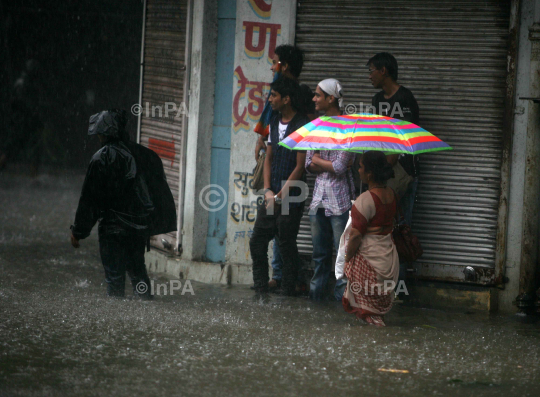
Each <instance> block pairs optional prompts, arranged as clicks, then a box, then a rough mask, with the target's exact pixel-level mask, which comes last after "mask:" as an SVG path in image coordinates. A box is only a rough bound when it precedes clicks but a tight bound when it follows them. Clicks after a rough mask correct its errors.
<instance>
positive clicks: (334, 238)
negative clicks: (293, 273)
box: [309, 208, 349, 300]
mask: <svg viewBox="0 0 540 397" xmlns="http://www.w3.org/2000/svg"><path fill="white" fill-rule="evenodd" d="M309 220H310V222H311V235H312V239H313V263H314V265H315V269H314V274H313V278H312V279H311V283H310V287H309V297H310V299H313V300H321V299H322V297H323V295H324V290H325V288H326V284H327V283H328V276H329V275H330V272H331V271H332V253H333V251H332V243H333V246H334V247H335V248H336V250H338V249H339V239H340V238H341V235H342V234H343V231H344V230H345V226H347V221H348V220H349V211H345V212H344V213H343V214H341V215H336V216H326V215H325V209H324V208H319V209H318V210H317V213H316V214H315V215H310V216H309Z"/></svg>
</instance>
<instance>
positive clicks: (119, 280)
mask: <svg viewBox="0 0 540 397" xmlns="http://www.w3.org/2000/svg"><path fill="white" fill-rule="evenodd" d="M145 248H146V238H145V237H141V236H122V235H107V236H103V235H100V236H99V253H100V254H101V262H102V263H103V269H104V270H105V281H106V282H107V295H109V296H116V297H124V295H125V292H124V289H125V285H126V271H127V272H128V274H129V278H130V279H131V285H132V286H133V293H134V294H135V295H140V296H141V297H145V298H150V297H151V295H150V279H149V278H148V273H147V272H146V266H145V264H144V250H145ZM141 282H143V283H144V284H145V285H144V284H142V285H141V284H140V285H138V284H139V283H141Z"/></svg>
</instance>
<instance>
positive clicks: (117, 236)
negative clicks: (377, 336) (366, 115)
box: [71, 45, 419, 325]
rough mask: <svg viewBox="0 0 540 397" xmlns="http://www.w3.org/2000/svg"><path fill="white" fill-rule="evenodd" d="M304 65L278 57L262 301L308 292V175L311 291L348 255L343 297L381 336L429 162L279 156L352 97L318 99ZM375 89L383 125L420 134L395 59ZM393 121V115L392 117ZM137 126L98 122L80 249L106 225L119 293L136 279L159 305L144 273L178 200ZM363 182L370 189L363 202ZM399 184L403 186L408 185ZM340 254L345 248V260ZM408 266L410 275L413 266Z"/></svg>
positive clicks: (268, 123) (321, 92) (257, 281)
mask: <svg viewBox="0 0 540 397" xmlns="http://www.w3.org/2000/svg"><path fill="white" fill-rule="evenodd" d="M302 66H303V53H302V52H301V51H300V50H299V49H298V48H296V47H294V46H291V45H282V46H279V47H277V48H276V50H275V55H274V58H273V64H272V68H271V70H272V72H273V74H274V81H273V82H272V84H271V85H270V88H271V91H270V94H269V96H268V99H267V103H266V106H265V108H264V110H263V112H262V116H261V120H260V121H259V123H257V126H256V128H255V131H256V132H257V133H259V138H258V141H257V146H256V149H255V157H256V159H258V158H259V155H260V152H261V151H262V150H263V149H264V150H265V151H266V155H265V160H264V168H263V174H264V202H263V204H262V205H260V206H259V208H258V211H257V219H256V221H255V226H254V230H253V235H252V237H251V239H250V250H251V257H252V260H253V281H254V289H255V290H256V291H257V292H259V293H266V292H269V291H271V290H278V289H279V291H280V292H281V293H282V294H284V295H287V296H294V295H297V294H298V293H299V292H300V289H299V285H300V284H301V282H300V280H299V270H300V257H299V254H298V247H297V243H296V238H297V236H298V232H299V228H300V221H301V219H302V216H303V213H304V204H305V200H306V198H307V197H305V191H303V189H302V188H301V187H300V186H299V183H298V182H305V180H306V172H307V173H310V174H314V175H316V181H315V187H314V190H313V194H312V197H313V199H312V201H311V205H310V208H309V217H310V222H311V231H312V238H313V262H314V265H315V266H314V274H313V277H312V279H311V282H310V285H309V296H310V298H311V299H313V300H321V299H323V298H324V295H325V291H326V288H327V284H328V280H329V276H330V274H331V271H332V255H333V249H334V248H335V249H336V250H338V251H339V252H342V253H343V252H344V255H343V256H344V264H343V266H341V265H340V266H336V280H337V282H336V286H335V290H334V294H335V297H336V298H337V299H338V300H342V302H343V306H344V308H345V310H346V311H348V312H351V313H354V314H356V315H357V316H358V317H359V318H361V319H363V320H365V321H367V322H368V323H371V324H375V325H384V320H383V316H384V314H386V313H388V311H389V310H390V308H391V307H392V301H393V290H388V288H386V283H387V282H388V281H390V282H393V285H395V283H396V282H397V280H398V276H399V272H400V263H399V258H398V254H397V251H396V247H395V245H394V243H393V241H392V236H391V232H392V229H393V225H394V222H395V218H396V213H397V211H398V208H401V210H402V212H403V213H404V217H405V221H406V222H408V223H410V221H411V216H412V207H413V203H414V197H415V194H416V187H417V183H418V172H417V159H414V158H412V156H407V155H389V156H386V155H385V154H383V153H382V152H376V151H368V152H366V153H363V154H362V155H361V156H359V155H357V154H355V153H350V152H347V151H339V150H332V151H324V150H321V151H307V152H305V151H296V150H289V149H288V148H286V147H284V146H281V145H279V143H280V142H281V141H282V140H283V139H284V138H286V137H288V136H289V135H290V134H291V133H293V132H294V131H296V130H297V129H299V128H301V127H302V126H304V125H306V124H307V123H309V122H310V121H311V120H313V119H314V118H315V117H316V116H317V114H319V115H321V114H322V115H326V116H339V115H341V114H342V108H343V100H344V99H343V98H344V93H343V87H342V86H341V83H340V82H339V81H338V80H336V79H332V78H329V79H325V80H322V81H321V82H320V83H319V84H318V85H317V87H316V90H315V92H312V91H311V89H310V88H309V87H308V86H306V85H300V84H299V83H298V78H299V76H300V73H301V71H302ZM366 66H368V68H369V69H368V71H369V78H370V80H371V82H372V83H373V86H374V87H375V88H377V89H381V91H380V92H379V93H378V94H376V95H375V96H374V97H373V101H372V105H373V107H374V109H375V111H377V112H378V113H379V114H381V113H382V115H388V116H391V117H394V118H400V119H404V120H407V121H411V122H413V123H415V124H417V123H418V113H419V111H418V104H417V103H416V100H415V98H414V96H413V95H412V93H411V92H410V91H409V90H408V89H406V88H405V87H403V86H401V85H399V84H398V83H397V71H398V67H397V62H396V59H395V58H394V57H393V56H392V55H391V54H388V53H380V54H377V55H375V56H373V57H372V58H371V59H370V60H369V61H368V62H367V65H366ZM389 112H392V113H389ZM126 123H127V114H126V113H125V112H124V111H121V110H116V109H113V110H108V111H103V112H100V113H97V114H95V115H93V116H92V117H91V118H90V126H89V131H88V134H89V135H97V136H98V138H99V140H100V142H101V144H102V148H101V149H100V150H99V151H98V152H96V153H95V154H94V156H93V157H92V160H91V162H90V165H89V167H88V171H87V174H86V178H85V181H84V185H83V188H82V193H81V198H80V200H79V206H78V208H77V213H76V216H75V222H74V224H73V225H72V226H71V244H72V245H73V247H75V248H78V247H79V246H80V243H79V241H80V240H81V239H84V238H86V237H87V236H88V235H89V234H90V231H91V230H92V228H93V226H94V225H95V223H96V222H97V221H98V220H99V221H100V224H99V230H98V231H99V244H100V254H101V259H102V262H103V266H104V269H105V278H106V281H107V292H108V294H109V295H110V296H116V297H123V296H124V287H125V273H126V271H127V272H128V274H129V276H130V279H131V282H132V284H133V288H134V292H135V293H136V295H138V296H139V297H141V298H143V299H151V298H152V296H151V293H150V288H149V287H150V281H149V278H148V274H147V271H146V267H145V264H144V250H145V247H147V248H148V247H149V236H152V235H156V234H161V233H167V232H170V231H175V230H176V227H177V225H176V210H175V204H174V199H173V197H172V194H171V191H170V189H169V186H168V184H167V181H166V177H165V173H164V169H163V164H162V162H161V160H160V158H159V156H158V155H157V154H155V153H154V152H153V151H151V150H150V149H148V148H145V147H143V146H141V145H139V144H136V143H134V142H130V140H129V136H128V134H127V131H126ZM355 173H357V174H356V177H358V178H359V179H360V180H361V181H362V185H363V186H364V187H366V188H367V190H366V191H365V192H363V193H361V191H360V193H361V194H360V195H359V196H358V197H356V196H357V189H356V186H355V182H354V180H355ZM398 176H399V177H398ZM273 239H274V259H273V263H272V267H273V277H272V279H270V277H269V268H268V254H267V253H268V244H269V243H270V241H271V240H273ZM340 245H341V246H342V247H341V249H340ZM402 265H403V264H402Z"/></svg>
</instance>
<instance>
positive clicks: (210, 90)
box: [182, 0, 217, 260]
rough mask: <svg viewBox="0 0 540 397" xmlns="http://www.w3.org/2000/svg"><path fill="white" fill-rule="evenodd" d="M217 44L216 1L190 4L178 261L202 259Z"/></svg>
mask: <svg viewBox="0 0 540 397" xmlns="http://www.w3.org/2000/svg"><path fill="white" fill-rule="evenodd" d="M216 44H217V0H195V1H193V34H192V51H191V77H190V88H189V89H190V96H189V104H188V109H189V120H188V134H187V142H186V182H185V183H186V184H185V199H184V200H185V201H184V225H183V227H182V233H183V241H182V247H183V249H184V252H183V254H182V259H187V260H202V259H203V258H204V257H205V250H206V234H207V232H208V211H206V210H205V209H204V208H203V207H202V206H201V203H200V202H199V194H200V192H201V190H202V189H203V188H204V187H205V186H207V185H209V184H210V172H211V146H212V123H213V117H214V82H215V71H216Z"/></svg>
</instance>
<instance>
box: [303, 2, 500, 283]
mask: <svg viewBox="0 0 540 397" xmlns="http://www.w3.org/2000/svg"><path fill="white" fill-rule="evenodd" d="M509 18H510V4H509V1H498V0H489V1H482V2H472V1H460V0H441V1H428V0H424V1H415V0H410V1H397V0H394V1H392V0H388V1H385V2H384V3H381V2H378V1H357V0H354V1H346V0H340V1H338V2H334V3H330V2H328V1H327V0H309V1H308V0H306V1H304V0H300V1H299V2H298V12H297V24H296V44H297V45H298V46H299V47H300V48H302V49H303V50H304V51H305V53H306V60H305V64H304V69H303V72H302V75H301V80H302V82H304V83H306V84H308V85H309V86H310V87H311V88H312V89H314V88H315V87H316V84H317V82H318V81H320V80H322V79H324V78H329V77H334V78H337V79H339V80H340V81H341V83H342V84H343V86H344V92H345V97H346V98H345V102H346V103H352V104H354V105H356V107H357V109H359V106H360V103H363V104H364V105H370V104H371V97H372V96H373V95H374V94H375V93H376V90H374V88H373V87H372V86H371V83H370V82H369V79H368V73H367V67H366V66H364V65H365V64H366V62H367V60H368V59H369V58H370V57H371V56H373V55H374V54H376V53H378V52H382V51H387V52H390V53H392V54H393V55H394V56H395V57H396V59H397V60H398V64H399V79H398V81H399V82H400V83H401V84H403V85H404V86H406V87H407V88H410V89H411V90H412V92H413V93H414V94H415V96H416V98H417V100H418V103H419V106H420V124H421V125H422V127H424V128H426V129H427V130H428V131H430V132H432V133H433V134H435V135H437V136H438V137H440V138H441V139H443V140H444V141H446V142H448V143H449V144H450V145H451V146H453V147H454V149H455V150H454V151H452V152H443V153H437V154H432V155H422V156H421V158H420V161H421V165H420V172H421V178H420V185H419V190H418V195H417V202H416V204H415V211H414V220H413V229H414V230H415V232H416V233H417V234H418V236H419V238H420V240H421V242H422V245H423V247H424V256H423V257H422V258H421V260H420V261H419V262H418V263H417V264H416V265H415V267H416V270H417V274H418V276H419V277H425V278H432V279H442V280H452V281H464V272H463V270H464V267H465V266H473V267H474V268H475V269H476V271H477V274H478V275H479V278H478V279H477V282H479V283H484V284H489V283H492V281H493V278H494V266H495V241H496V230H497V221H498V219H497V216H498V201H499V191H500V163H501V151H502V128H503V114H504V103H503V102H504V97H505V77H506V63H507V60H506V55H507V39H508V30H509ZM302 232H304V233H305V230H302ZM305 238H306V236H301V237H300V238H299V240H304V239H305Z"/></svg>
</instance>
